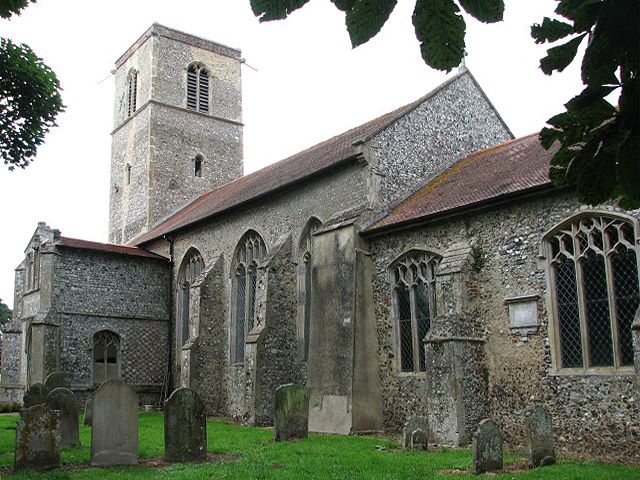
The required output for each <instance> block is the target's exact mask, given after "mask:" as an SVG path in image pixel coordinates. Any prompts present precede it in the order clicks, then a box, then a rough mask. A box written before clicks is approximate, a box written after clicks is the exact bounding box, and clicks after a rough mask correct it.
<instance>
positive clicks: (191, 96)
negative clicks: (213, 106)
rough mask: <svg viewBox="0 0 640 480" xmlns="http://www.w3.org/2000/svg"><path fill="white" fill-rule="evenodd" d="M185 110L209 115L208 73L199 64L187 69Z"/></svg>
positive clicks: (193, 64)
mask: <svg viewBox="0 0 640 480" xmlns="http://www.w3.org/2000/svg"><path fill="white" fill-rule="evenodd" d="M187 108H188V109H189V110H195V111H196V112H200V113H209V71H208V70H207V69H206V67H204V66H203V65H201V64H199V63H192V64H191V65H189V68H188V69H187Z"/></svg>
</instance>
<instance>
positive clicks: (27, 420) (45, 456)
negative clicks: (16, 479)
mask: <svg viewBox="0 0 640 480" xmlns="http://www.w3.org/2000/svg"><path fill="white" fill-rule="evenodd" d="M59 466H60V416H59V415H58V413H57V412H54V411H53V410H51V408H49V405H47V404H40V405H34V406H33V407H29V408H25V409H24V410H23V411H22V413H21V415H20V420H18V424H17V425H16V445H15V460H14V465H13V468H14V470H15V471H18V470H20V469H21V468H33V469H34V470H49V469H51V468H57V467H59Z"/></svg>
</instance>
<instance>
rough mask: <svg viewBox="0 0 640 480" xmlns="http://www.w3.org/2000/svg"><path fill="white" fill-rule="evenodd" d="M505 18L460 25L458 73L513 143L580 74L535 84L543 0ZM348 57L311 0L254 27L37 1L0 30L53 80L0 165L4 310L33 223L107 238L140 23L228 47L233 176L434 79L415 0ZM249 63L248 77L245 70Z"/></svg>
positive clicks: (227, 5) (155, 6)
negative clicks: (232, 80) (238, 89)
mask: <svg viewBox="0 0 640 480" xmlns="http://www.w3.org/2000/svg"><path fill="white" fill-rule="evenodd" d="M506 1H507V10H506V13H505V20H504V22H502V23H500V24H497V25H484V24H480V23H478V22H477V21H475V20H473V19H469V18H468V19H467V51H468V56H467V59H466V65H467V67H468V68H469V69H470V70H471V72H472V73H473V74H474V76H475V77H476V79H477V80H478V82H479V83H480V85H481V86H482V88H483V89H484V91H485V92H486V94H487V95H488V97H489V99H490V100H491V101H492V102H493V104H494V105H495V107H496V108H497V110H498V111H499V112H500V114H501V115H502V117H503V118H504V120H505V121H506V123H507V125H509V127H510V128H511V129H512V131H513V132H514V134H515V135H516V136H522V135H527V134H529V133H532V132H536V131H538V130H539V129H540V128H542V126H543V125H544V122H545V120H546V119H548V118H549V117H551V116H552V115H554V114H555V113H559V112H560V111H562V105H563V104H564V103H565V102H566V101H567V100H568V99H569V98H570V97H571V96H573V95H575V94H577V93H578V92H579V91H580V81H579V73H578V72H579V70H578V68H577V66H572V67H571V68H570V69H567V70H566V71H565V72H563V73H562V74H555V75H554V76H553V77H547V76H545V75H544V74H543V73H542V72H541V71H540V70H539V69H538V63H539V59H540V58H541V57H542V56H543V55H544V52H545V47H544V46H539V45H535V44H534V42H533V40H532V39H531V38H530V36H529V27H530V25H531V24H532V23H535V22H539V21H541V20H542V18H543V17H544V16H545V15H550V14H551V13H552V11H553V9H554V8H555V5H556V2H555V1H552V0H536V1H522V0H506ZM398 3H399V4H398V6H397V7H396V10H395V11H394V13H393V15H392V16H391V19H390V20H389V22H387V25H385V27H384V28H383V29H382V32H381V33H380V34H378V36H377V37H375V38H374V39H373V40H371V41H370V42H369V43H368V44H366V45H363V46H361V47H358V48H357V49H355V50H352V49H351V47H350V42H349V38H348V35H347V33H346V30H345V27H344V17H343V14H342V13H341V12H339V11H338V10H337V9H335V7H333V6H332V4H331V3H330V2H329V0H311V2H310V3H309V4H308V5H306V6H305V7H303V8H302V9H301V10H299V11H297V12H295V13H294V14H293V15H292V16H291V17H290V18H289V19H287V20H285V21H281V22H272V23H268V24H260V23H259V22H258V21H257V19H256V18H255V17H254V16H253V14H252V12H251V9H250V7H249V0H183V1H181V2H176V1H175V0H173V1H169V0H111V1H109V2H96V1H87V0H63V1H61V0H38V2H37V3H35V4H32V5H31V6H29V7H28V8H27V9H26V10H25V11H24V13H23V14H22V15H21V16H19V17H15V18H14V19H12V20H10V21H0V35H2V36H6V37H8V38H11V39H12V40H14V41H17V42H24V43H27V44H28V45H29V46H30V47H31V48H32V49H33V50H34V51H35V52H36V53H37V54H38V55H39V56H40V57H42V58H43V59H44V60H45V62H46V63H47V64H48V65H49V66H50V67H51V68H53V70H54V71H55V72H56V73H57V75H58V77H59V79H60V82H61V84H62V86H63V88H64V91H63V98H64V103H65V105H66V106H67V109H66V111H65V112H64V113H63V114H62V115H60V116H59V120H58V124H59V127H58V128H55V129H54V130H53V131H52V132H50V133H49V135H48V136H47V138H46V141H45V144H44V145H43V146H41V147H40V149H39V151H38V156H37V159H36V161H35V162H34V163H33V165H31V166H29V167H28V168H27V169H25V170H21V171H14V172H8V171H7V170H6V168H4V167H3V166H2V165H0V204H1V205H2V213H3V215H2V217H3V218H2V225H3V228H2V235H0V252H2V253H1V255H0V299H3V300H4V301H5V302H6V303H7V304H8V305H10V306H12V305H13V278H14V277H13V275H14V272H13V271H14V268H15V267H16V266H17V265H18V264H19V263H20V261H21V260H22V258H23V251H24V248H25V246H26V244H27V242H28V241H29V239H30V238H31V235H32V233H33V231H34V229H35V227H36V226H37V222H38V221H45V222H47V224H48V225H50V226H51V227H54V228H58V229H60V230H61V231H62V234H63V235H65V236H69V237H76V238H82V239H87V240H95V241H106V240H107V224H108V199H109V164H110V149H111V137H110V134H109V133H110V131H111V129H112V107H113V101H112V96H113V77H112V76H111V73H110V71H111V70H112V69H113V68H114V62H115V60H116V59H117V58H118V57H119V56H120V55H121V54H122V53H124V51H125V50H126V49H127V48H128V47H129V46H130V45H131V44H132V43H133V42H134V41H135V40H136V39H137V38H138V37H139V36H140V35H141V34H142V33H143V32H144V31H145V30H146V29H147V28H149V27H150V26H151V24H152V23H153V22H158V23H161V24H163V25H166V26H168V27H171V28H175V29H178V30H182V31H185V32H188V33H193V34H195V35H199V36H202V37H205V38H208V39H211V40H214V41H217V42H219V43H223V44H225V45H229V46H231V47H235V48H240V49H241V50H242V55H243V57H244V58H245V59H246V63H247V65H249V66H250V67H252V68H249V67H248V66H245V67H243V71H242V75H243V78H242V80H243V120H244V123H245V127H244V142H245V143H244V168H245V173H250V172H252V171H254V170H257V169H259V168H262V167H264V166H265V165H268V164H269V163H272V162H275V161H277V160H280V159H282V158H285V157H286V156H288V155H291V154H293V153H296V152H298V151H300V150H302V149H304V148H306V147H309V146H311V145H314V144H315V143H318V142H320V141H323V140H325V139H327V138H329V137H331V136H333V135H336V134H338V133H340V132H342V131H345V130H347V129H349V128H351V127H353V126H356V125H359V124H361V123H364V122H366V121H368V120H370V119H372V118H374V117H376V116H378V115H381V114H383V113H386V112H388V111H390V110H393V109H395V108H397V107H399V106H401V105H404V104H406V103H409V102H411V101H413V100H415V99H417V98H419V97H421V96H422V95H424V94H426V93H427V92H429V91H430V90H432V89H433V88H435V87H436V86H438V84H440V83H441V82H442V81H444V80H445V79H446V78H447V76H446V75H445V74H444V73H441V72H436V71H434V70H431V69H429V68H428V67H427V66H426V65H425V64H424V63H423V62H422V59H421V58H420V52H419V48H418V43H417V40H416V39H415V37H414V34H413V27H412V25H411V11H412V8H413V5H414V4H415V0H400V1H399V2H398ZM254 69H255V70H254Z"/></svg>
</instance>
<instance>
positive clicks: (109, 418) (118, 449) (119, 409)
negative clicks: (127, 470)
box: [91, 379, 138, 467]
mask: <svg viewBox="0 0 640 480" xmlns="http://www.w3.org/2000/svg"><path fill="white" fill-rule="evenodd" d="M137 464H138V395H137V394H136V392H134V391H133V389H132V388H131V387H130V386H128V385H126V384H125V383H124V381H122V379H112V380H107V381H106V382H104V383H102V385H100V387H99V388H98V390H97V391H96V394H95V396H94V398H93V422H92V429H91V465H93V466H97V467H104V466H110V465H137Z"/></svg>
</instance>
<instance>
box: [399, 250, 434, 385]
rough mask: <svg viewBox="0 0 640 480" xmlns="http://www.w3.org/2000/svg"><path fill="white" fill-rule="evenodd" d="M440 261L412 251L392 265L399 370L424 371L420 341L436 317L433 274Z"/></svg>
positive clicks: (421, 343)
mask: <svg viewBox="0 0 640 480" xmlns="http://www.w3.org/2000/svg"><path fill="white" fill-rule="evenodd" d="M439 261H440V258H439V257H437V256H435V255H432V254H430V253H427V252H423V251H416V250H414V251H411V252H409V253H407V254H405V255H404V256H402V257H401V258H399V259H398V260H396V261H395V262H393V264H392V265H391V268H390V271H389V275H390V278H391V282H392V284H393V303H394V310H395V317H396V328H397V339H398V341H397V346H398V351H399V353H400V370H401V371H403V372H424V371H425V370H426V366H425V357H424V345H423V340H424V337H425V335H426V334H427V332H428V331H429V328H430V326H431V321H432V320H433V319H434V318H435V316H436V295H435V283H436V280H435V274H436V270H437V267H438V263H439Z"/></svg>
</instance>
